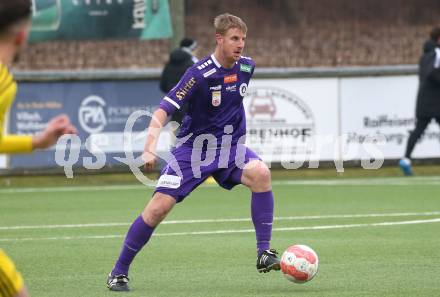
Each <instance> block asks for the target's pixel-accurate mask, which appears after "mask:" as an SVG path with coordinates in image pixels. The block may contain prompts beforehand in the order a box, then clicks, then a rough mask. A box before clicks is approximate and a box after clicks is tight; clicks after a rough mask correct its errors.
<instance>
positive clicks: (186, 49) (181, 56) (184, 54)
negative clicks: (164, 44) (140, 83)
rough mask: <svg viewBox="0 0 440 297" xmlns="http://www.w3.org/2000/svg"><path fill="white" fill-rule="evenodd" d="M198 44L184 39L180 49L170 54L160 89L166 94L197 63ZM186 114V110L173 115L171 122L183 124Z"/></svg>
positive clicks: (183, 109) (161, 78) (182, 109)
mask: <svg viewBox="0 0 440 297" xmlns="http://www.w3.org/2000/svg"><path fill="white" fill-rule="evenodd" d="M198 61H199V60H198V59H197V42H196V41H195V40H192V39H190V38H184V39H182V40H181V41H180V48H178V49H175V50H173V51H172V52H171V54H170V59H169V61H168V62H167V63H166V64H165V67H164V69H163V71H162V75H161V77H160V89H161V91H162V92H164V93H165V94H168V92H169V91H171V89H172V88H173V87H174V86H175V85H177V83H178V82H179V81H180V79H181V78H182V76H183V74H185V71H186V70H187V69H188V68H189V67H191V66H192V65H194V63H197V62H198ZM185 113H186V108H181V109H180V110H178V111H176V112H175V113H173V115H172V117H171V121H175V122H177V123H179V125H180V124H182V120H183V117H184V115H185Z"/></svg>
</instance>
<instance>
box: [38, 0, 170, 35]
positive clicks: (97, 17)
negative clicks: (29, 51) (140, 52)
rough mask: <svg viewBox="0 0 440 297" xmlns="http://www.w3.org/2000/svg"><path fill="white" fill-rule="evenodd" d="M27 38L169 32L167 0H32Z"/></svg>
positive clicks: (163, 33) (164, 33)
mask: <svg viewBox="0 0 440 297" xmlns="http://www.w3.org/2000/svg"><path fill="white" fill-rule="evenodd" d="M32 4H33V11H34V13H33V18H32V31H31V35H30V42H39V41H45V40H87V39H110V38H112V39H115V38H121V39H124V38H137V39H161V38H170V37H171V36H172V26H171V18H170V12H169V6H168V1H167V0H33V1H32Z"/></svg>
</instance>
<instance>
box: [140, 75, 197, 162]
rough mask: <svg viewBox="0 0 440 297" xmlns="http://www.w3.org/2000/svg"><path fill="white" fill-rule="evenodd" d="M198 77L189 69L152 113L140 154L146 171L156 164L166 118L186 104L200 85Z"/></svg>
mask: <svg viewBox="0 0 440 297" xmlns="http://www.w3.org/2000/svg"><path fill="white" fill-rule="evenodd" d="M199 76H200V75H199V73H198V71H197V68H195V67H190V68H189V69H188V70H187V71H186V72H185V74H184V75H183V76H182V78H181V79H180V81H179V82H178V83H177V85H176V86H175V87H174V88H172V89H171V90H170V91H169V92H168V94H167V95H166V96H165V97H164V98H163V99H162V101H161V103H160V105H159V108H158V109H157V110H156V111H155V112H154V113H153V118H152V119H151V121H150V125H149V127H148V132H147V139H146V141H145V147H144V153H143V154H142V159H143V160H144V162H145V169H146V170H152V169H153V168H154V165H155V164H156V146H157V141H158V139H159V134H160V131H161V129H162V128H163V126H164V125H165V123H166V121H167V118H168V116H170V115H172V114H173V113H174V112H176V111H177V110H179V109H181V108H182V107H183V105H184V104H187V102H188V101H189V100H190V98H191V96H192V95H193V94H194V93H195V91H196V89H197V88H198V87H199V86H200V84H201V83H202V80H201V79H200V77H199Z"/></svg>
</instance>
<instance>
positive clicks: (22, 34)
mask: <svg viewBox="0 0 440 297" xmlns="http://www.w3.org/2000/svg"><path fill="white" fill-rule="evenodd" d="M30 19H31V0H0V153H7V154H14V153H29V152H32V151H33V150H35V149H45V148H48V147H50V146H52V145H54V144H55V143H56V142H57V140H58V138H59V137H61V136H62V135H64V134H76V128H75V127H74V126H73V125H72V124H71V123H70V120H69V118H68V117H67V116H66V115H59V116H57V117H55V118H53V119H52V120H50V121H49V123H48V124H47V126H46V128H45V129H44V130H43V131H42V132H41V133H40V134H38V135H35V136H31V135H29V136H22V135H5V134H3V130H4V122H5V114H6V113H7V112H8V110H9V108H10V107H11V105H12V103H13V101H14V99H15V94H16V92H17V84H16V82H15V80H14V78H13V77H12V75H11V73H10V72H9V70H8V67H9V66H10V65H11V64H12V62H14V61H15V60H16V59H18V56H19V54H20V51H21V49H22V48H23V47H24V46H25V44H26V41H27V37H28V32H29V28H30V24H31V21H30ZM26 296H29V295H28V293H27V290H26V288H25V286H24V283H23V279H22V277H21V275H20V273H18V272H17V271H16V269H15V266H14V264H13V262H12V261H11V259H9V258H8V256H7V255H6V254H5V253H4V252H3V250H1V249H0V297H26Z"/></svg>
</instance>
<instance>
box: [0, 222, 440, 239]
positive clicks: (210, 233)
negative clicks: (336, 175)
mask: <svg viewBox="0 0 440 297" xmlns="http://www.w3.org/2000/svg"><path fill="white" fill-rule="evenodd" d="M433 223H440V218H435V219H430V220H414V221H399V222H381V223H369V224H347V225H321V226H307V227H285V228H273V230H272V231H305V230H330V229H348V228H365V227H386V226H398V225H417V224H433ZM252 232H255V230H254V229H240V230H213V231H195V232H174V233H158V234H154V235H153V236H161V237H164V236H188V235H217V234H239V233H252ZM124 237H125V236H124V235H91V236H62V237H40V238H38V237H25V238H0V242H19V241H40V240H79V239H112V238H124Z"/></svg>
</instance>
